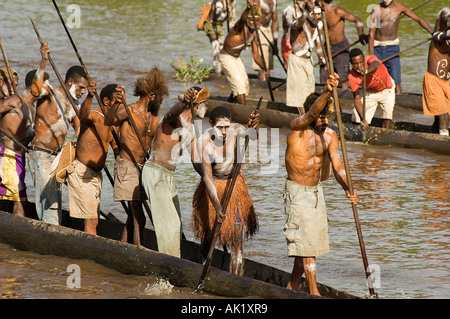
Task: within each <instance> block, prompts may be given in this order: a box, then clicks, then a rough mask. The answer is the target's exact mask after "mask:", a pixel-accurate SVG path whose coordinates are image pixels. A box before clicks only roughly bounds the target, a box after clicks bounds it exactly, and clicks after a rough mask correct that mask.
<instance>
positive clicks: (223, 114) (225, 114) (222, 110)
mask: <svg viewBox="0 0 450 319" xmlns="http://www.w3.org/2000/svg"><path fill="white" fill-rule="evenodd" d="M217 118H227V119H229V120H230V121H231V114H230V111H228V109H227V108H226V107H225V106H218V107H216V108H215V109H214V110H212V111H211V115H210V116H209V119H210V120H211V122H212V123H213V125H214V124H216V119H217Z"/></svg>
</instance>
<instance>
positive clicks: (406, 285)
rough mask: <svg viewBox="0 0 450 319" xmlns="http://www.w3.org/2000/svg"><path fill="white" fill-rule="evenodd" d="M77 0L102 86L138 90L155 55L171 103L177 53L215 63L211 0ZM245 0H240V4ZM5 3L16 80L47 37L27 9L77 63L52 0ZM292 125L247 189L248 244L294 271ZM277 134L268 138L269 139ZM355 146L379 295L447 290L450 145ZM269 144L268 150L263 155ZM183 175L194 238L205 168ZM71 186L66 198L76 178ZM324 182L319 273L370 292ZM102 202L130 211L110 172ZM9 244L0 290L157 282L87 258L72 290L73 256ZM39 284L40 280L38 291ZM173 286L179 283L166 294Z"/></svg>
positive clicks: (413, 70) (416, 72) (417, 53)
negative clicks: (287, 195)
mask: <svg viewBox="0 0 450 319" xmlns="http://www.w3.org/2000/svg"><path fill="white" fill-rule="evenodd" d="M422 2H423V1H422V0H411V1H408V3H407V5H408V6H410V7H415V6H417V5H419V4H421V3H422ZM70 3H73V1H71V0H65V1H63V0H61V1H58V4H59V7H60V9H61V10H62V12H63V15H66V12H65V8H66V7H67V5H68V4H70ZM76 3H77V4H78V5H79V6H80V7H81V10H82V11H81V12H82V16H81V19H82V20H81V23H82V24H81V28H79V29H76V28H75V29H71V34H72V36H73V38H74V40H75V42H76V44H77V47H78V50H79V52H80V54H81V55H82V57H83V60H84V61H85V63H86V65H87V68H88V70H89V73H90V74H91V75H92V76H93V77H94V78H95V79H96V80H97V81H98V82H99V87H100V88H102V87H104V86H105V85H106V84H108V83H113V82H114V83H119V84H124V85H125V88H126V89H127V90H128V92H132V87H133V84H134V82H135V80H136V79H137V78H138V77H139V76H140V75H141V74H142V73H143V72H145V71H147V70H149V69H150V68H151V67H153V66H154V65H157V66H158V67H159V68H160V69H161V70H162V71H163V72H164V74H165V75H166V77H167V79H168V83H169V88H170V96H169V97H168V98H167V99H166V100H165V101H164V103H163V107H164V108H167V107H169V106H171V105H172V103H173V102H174V101H175V100H176V96H177V95H178V94H179V93H180V92H182V91H183V90H184V89H185V88H184V85H183V84H181V83H178V82H175V81H174V80H173V79H172V76H173V69H172V68H171V66H170V62H171V61H172V60H174V59H176V58H179V57H182V58H184V59H186V60H188V58H189V56H190V55H193V54H196V55H198V56H199V57H200V58H203V59H204V61H205V62H206V63H208V64H210V65H211V64H212V54H211V48H210V45H209V41H208V39H207V37H206V36H205V35H204V33H202V32H197V31H196V30H195V25H196V23H197V18H198V17H199V12H200V8H201V7H202V5H203V3H204V2H203V1H200V0H192V1H185V2H183V1H176V0H169V1H162V0H153V1H144V0H133V1H126V2H124V1H117V0H114V1H108V2H101V3H99V2H98V1H93V0H77V1H76ZM244 3H245V2H244V1H238V11H239V8H242V7H243V5H244ZM288 4H291V2H290V1H287V0H280V1H278V8H279V12H281V10H282V9H283V8H284V7H285V6H287V5H288ZM338 4H339V5H340V6H342V7H345V8H349V9H350V11H351V12H353V13H355V14H357V15H359V16H360V17H361V18H362V20H363V21H365V19H366V17H367V16H368V12H366V7H367V4H368V2H357V3H355V1H350V0H341V1H339V3H338ZM441 6H442V2H439V1H433V2H430V3H429V4H427V5H426V6H425V7H422V8H421V9H419V10H420V11H418V13H419V14H420V15H421V16H422V17H424V18H425V19H426V20H427V21H428V22H430V23H431V24H433V23H434V19H435V16H436V14H437V12H438V11H439V9H440V8H441ZM0 9H1V11H2V13H4V14H3V15H2V16H3V18H2V22H1V29H0V31H1V33H2V34H1V36H2V40H3V44H4V45H5V49H6V52H7V54H8V58H9V59H10V63H11V64H12V66H13V67H14V68H15V69H16V70H17V71H18V72H19V76H21V80H20V83H19V88H23V78H24V75H25V74H26V72H28V71H29V70H30V69H34V68H36V67H37V65H38V63H39V61H40V55H39V51H38V49H39V43H38V42H37V40H36V37H35V35H34V34H33V31H32V28H31V25H30V22H29V19H28V18H29V17H31V18H33V20H34V21H35V22H36V24H37V26H38V28H39V31H40V33H41V36H42V37H43V38H44V40H45V41H47V42H49V45H50V49H51V54H52V57H53V59H54V61H55V64H56V65H57V67H58V68H59V71H60V73H61V74H62V76H64V74H65V71H66V70H67V69H68V67H70V66H71V65H73V64H76V63H78V61H77V58H76V56H75V55H74V53H73V50H72V48H71V47H70V43H69V41H68V39H67V37H66V35H65V33H64V30H63V28H62V26H61V24H60V21H59V19H58V17H57V15H56V13H55V11H54V9H53V7H52V5H51V3H50V2H46V3H45V4H44V2H42V1H37V0H31V1H29V0H27V1H25V0H20V1H16V0H14V1H12V0H6V1H2V3H1V4H0ZM279 16H280V15H279ZM411 30H414V32H411ZM346 33H347V36H348V38H349V39H350V40H351V41H350V42H352V41H354V40H356V38H357V36H356V28H355V27H354V26H353V25H352V24H349V23H347V24H346ZM425 36H428V35H427V34H426V32H425V31H423V30H422V29H421V28H420V26H418V24H417V23H416V22H414V21H412V20H411V19H409V18H405V19H404V20H402V22H401V24H400V32H399V38H400V41H401V48H402V49H404V48H406V47H408V46H409V45H412V44H414V43H417V42H419V41H420V40H422V39H423V38H424V37H425ZM427 52H428V51H427V46H426V45H423V46H420V47H418V48H416V49H413V50H411V51H408V52H407V53H406V54H404V55H403V56H402V72H403V89H404V90H405V91H414V92H419V91H420V90H421V83H422V77H423V74H424V73H425V70H426V57H427ZM243 58H244V61H245V62H246V65H248V66H249V65H250V64H249V61H250V52H248V51H247V52H244V53H243ZM277 63H278V62H275V64H276V65H278V64H277ZM48 70H49V73H50V75H51V81H52V83H53V84H55V85H57V83H56V82H57V81H56V77H55V76H54V74H53V72H52V71H51V69H50V66H49V67H48ZM248 70H249V71H250V67H248ZM250 72H251V71H250ZM272 74H273V75H275V76H279V77H284V71H283V70H282V69H281V67H279V66H278V68H277V69H275V70H274V71H273V72H272ZM208 86H209V88H210V91H211V92H213V93H217V94H222V93H223V92H226V93H228V92H229V89H228V87H223V86H220V85H215V84H214V83H213V82H208ZM128 98H129V99H130V101H129V102H130V103H131V102H133V101H132V100H133V98H134V97H132V96H131V94H129V97H128ZM273 133H274V132H273ZM277 133H278V132H277ZM285 134H286V132H279V140H278V141H277V142H278V143H279V144H277V146H278V148H277V149H276V150H275V151H273V153H272V150H274V149H273V148H270V150H268V149H264V148H263V149H262V150H261V152H262V153H261V154H260V157H259V158H258V163H255V164H251V165H248V164H247V165H244V169H245V173H246V175H247V178H248V179H247V183H248V185H249V191H250V194H251V196H252V199H253V201H254V204H255V207H256V209H257V212H258V214H259V219H260V224H261V226H260V231H259V233H258V234H257V235H256V236H255V237H254V239H253V240H251V241H249V242H247V243H246V244H245V248H244V252H245V254H246V256H249V257H251V258H253V259H255V260H257V261H260V262H264V263H268V264H271V265H274V266H276V267H279V268H282V269H284V270H286V271H290V270H291V268H292V260H291V259H289V258H287V257H286V243H285V240H284V237H283V234H282V231H281V230H282V228H283V225H284V218H285V217H284V212H283V199H282V192H283V190H284V179H285V176H286V174H285V168H284V151H285V147H286V145H285ZM271 142H272V141H271V139H270V138H269V139H268V143H269V144H268V145H271V144H270V143H271ZM348 152H349V160H350V167H351V174H352V179H353V181H354V188H355V190H356V191H357V192H358V194H359V195H360V198H361V203H360V204H359V205H358V213H359V216H360V220H361V224H362V230H363V235H364V241H365V245H366V251H367V255H368V260H369V262H370V263H372V264H376V265H378V266H379V267H380V270H381V288H378V289H376V290H377V292H378V293H379V294H380V296H381V297H391V298H403V297H409V298H436V297H447V298H448V297H450V295H449V291H450V289H449V288H450V280H449V279H448V273H449V261H450V247H449V246H450V245H449V238H448V237H449V236H448V228H449V211H450V203H449V202H450V201H449V187H450V186H449V185H450V175H449V174H450V173H449V172H450V163H449V161H448V157H445V156H438V155H433V154H428V153H426V152H422V151H419V150H404V149H395V148H388V147H375V146H367V145H363V144H357V143H356V144H355V143H349V145H348ZM264 154H269V155H270V156H269V157H264V156H263V155H264ZM275 160H276V161H275ZM268 164H273V165H274V166H273V167H274V168H275V170H270V173H267V171H266V172H265V173H264V168H267V165H268ZM107 167H108V169H109V170H110V171H113V168H114V163H113V160H112V158H109V160H108V163H107ZM175 179H176V182H177V186H178V191H179V194H180V200H181V204H182V209H183V213H182V217H183V224H184V232H185V234H186V236H187V238H188V239H193V235H192V232H191V230H190V229H189V224H190V212H191V201H192V194H193V190H194V189H195V187H196V185H197V183H198V181H199V177H198V175H197V174H196V173H195V172H194V170H193V169H192V166H191V165H190V164H186V163H183V164H180V165H179V166H178V167H177V172H176V175H175ZM27 182H28V185H29V186H30V192H29V195H30V197H31V196H32V195H33V194H34V193H33V189H32V185H33V184H32V181H31V180H30V179H29V177H28V180H27ZM64 190H65V200H64V203H65V207H66V208H67V192H66V190H67V189H66V188H65V189H64ZM324 191H325V196H326V201H327V208H328V213H329V222H330V244H331V252H330V253H329V254H327V255H325V256H322V257H319V259H318V267H319V268H318V280H319V281H320V282H323V283H325V284H328V285H330V286H332V287H335V288H338V289H341V290H346V291H348V292H350V293H354V294H356V295H363V294H365V293H367V287H366V286H365V280H364V270H363V263H362V260H361V257H360V250H359V244H358V240H357V236H356V231H355V226H354V221H353V216H352V209H351V205H350V203H349V202H348V200H347V199H346V198H345V195H344V192H343V190H342V189H341V188H340V186H339V185H338V184H337V183H336V182H335V180H334V179H333V178H332V177H331V178H330V180H328V181H327V182H325V183H324ZM31 198H33V197H31ZM102 210H104V211H111V212H113V213H114V214H116V215H117V217H119V218H120V219H122V220H125V215H124V213H123V209H122V207H121V205H120V204H119V203H114V202H113V201H112V188H111V185H110V184H109V182H108V180H107V179H106V178H105V179H104V189H103V191H102ZM5 254H6V255H7V252H6V253H5ZM15 254H17V252H15ZM6 255H4V254H3V253H2V254H0V256H2V257H0V258H2V259H1V262H2V267H0V271H2V275H4V276H1V279H0V280H1V281H0V285H1V287H2V288H5V289H1V291H2V295H1V296H2V297H19V298H33V297H38V298H40V297H44V298H47V297H55V298H69V297H75V298H77V297H85V298H102V297H107V298H115V297H125V298H136V297H137V296H138V297H137V298H144V296H142V294H141V292H145V291H148V290H151V291H152V290H153V288H151V287H154V286H153V285H154V284H156V283H157V282H158V279H156V278H153V279H147V278H146V279H145V280H143V279H142V278H134V277H133V276H125V275H121V274H117V273H115V272H112V271H110V270H108V269H106V268H103V267H98V268H96V266H92V265H89V266H86V267H93V268H95V270H92V274H95V276H94V275H92V277H89V278H87V280H86V282H85V284H86V286H84V287H83V289H84V290H82V291H79V292H78V293H79V295H76V294H74V292H73V291H72V292H71V293H72V294H74V295H71V294H70V293H67V292H66V291H65V290H64V289H63V286H64V282H65V279H64V278H65V277H66V273H65V268H66V267H67V265H66V264H67V262H63V263H60V264H59V266H54V264H55V260H54V259H53V258H52V257H49V256H38V257H37V258H38V263H37V264H32V263H34V261H35V260H36V259H35V258H36V256H34V255H29V254H28V253H26V254H25V253H24V255H23V259H16V261H15V262H9V261H8V260H7V259H5V258H6V257H4V256H6ZM20 258H22V257H20ZM13 259H14V258H13ZM17 260H20V262H19V261H17ZM21 263H25V264H26V263H30V264H27V266H26V268H28V269H27V272H24V271H23V270H24V267H25V266H23V264H21ZM3 266H4V267H3ZM30 277H34V278H35V279H36V280H37V281H41V283H40V284H39V283H36V281H35V282H34V284H33V285H34V286H33V287H32V289H31V288H30V287H29V286H27V283H28V282H29V279H30ZM55 277H56V278H57V279H55ZM97 278H98V279H97ZM146 280H149V281H148V282H147V281H146ZM137 283H139V284H137ZM147 288H148V289H147ZM33 291H37V296H36V295H35V294H33ZM177 293H178V294H177V295H176V297H179V296H180V295H179V294H181V296H184V295H183V294H184V292H183V291H182V290H181V292H180V291H178V289H177ZM188 296H189V298H193V297H192V296H190V295H188ZM166 297H167V298H170V297H174V295H173V294H169V295H167V296H165V295H163V296H158V298H166ZM181 298H182V297H181Z"/></svg>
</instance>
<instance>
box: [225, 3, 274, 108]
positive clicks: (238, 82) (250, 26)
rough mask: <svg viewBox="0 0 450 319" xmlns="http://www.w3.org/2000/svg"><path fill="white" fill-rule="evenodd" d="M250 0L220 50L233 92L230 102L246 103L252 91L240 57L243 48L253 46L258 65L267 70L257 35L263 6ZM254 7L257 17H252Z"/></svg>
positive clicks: (254, 57) (253, 54) (253, 53)
mask: <svg viewBox="0 0 450 319" xmlns="http://www.w3.org/2000/svg"><path fill="white" fill-rule="evenodd" d="M252 4H253V3H252V1H249V2H248V4H247V8H246V9H245V10H244V12H243V13H242V15H241V18H240V19H239V20H238V21H237V22H236V24H235V25H234V26H233V28H232V29H231V30H230V32H229V33H228V35H227V36H226V38H225V42H224V45H223V48H222V50H220V56H219V61H220V63H221V64H222V70H223V73H224V74H225V76H226V78H227V80H228V83H229V84H230V86H231V91H232V92H231V94H230V97H229V98H228V102H237V103H239V104H243V105H245V96H246V95H248V94H249V92H250V84H249V81H248V75H247V71H246V69H245V65H244V62H243V61H242V59H241V58H240V54H241V52H242V50H244V49H247V48H248V47H251V49H252V56H253V59H254V60H255V62H256V63H257V64H258V66H259V67H260V68H261V69H262V70H264V72H266V76H268V70H267V69H266V68H265V65H264V61H263V59H262V57H261V55H260V54H259V51H258V40H257V37H256V33H255V31H256V27H255V21H254V20H256V23H259V19H260V16H261V7H260V6H258V5H256V4H254V5H252ZM252 8H253V14H254V16H255V19H253V17H252V13H251V12H252Z"/></svg>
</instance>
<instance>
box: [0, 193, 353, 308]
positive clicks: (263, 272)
mask: <svg viewBox="0 0 450 319" xmlns="http://www.w3.org/2000/svg"><path fill="white" fill-rule="evenodd" d="M9 204H10V203H8V202H5V201H2V202H0V242H3V243H6V244H9V245H11V246H12V247H14V248H17V249H21V250H25V251H33V252H36V253H40V254H44V255H55V256H63V257H68V258H74V259H88V260H92V261H94V262H96V263H99V264H102V265H104V266H106V267H108V268H111V269H115V270H117V271H119V272H122V273H125V274H134V275H142V276H145V275H152V276H157V277H161V278H164V279H167V280H169V281H170V283H171V284H173V285H175V286H178V287H189V288H192V289H193V290H195V289H196V288H197V285H198V281H199V279H200V275H201V272H202V269H203V265H202V264H201V257H200V247H199V244H197V243H195V242H192V241H188V240H182V245H181V251H182V258H181V259H180V258H175V257H172V256H168V255H166V254H162V253H159V252H157V251H156V250H157V247H156V237H155V233H154V231H153V230H152V229H149V228H146V229H145V232H144V243H143V246H139V247H138V246H136V245H132V244H127V243H124V242H121V241H120V237H121V233H122V230H123V226H124V225H123V223H121V222H120V221H118V220H117V219H115V218H114V216H112V215H111V214H108V215H107V216H108V217H107V218H104V217H102V218H100V219H99V225H98V227H97V231H98V236H94V235H90V234H87V233H85V232H83V231H81V229H82V227H83V222H82V220H79V219H74V218H71V217H69V214H68V212H67V211H64V212H63V220H62V226H58V225H50V224H47V223H44V222H41V221H38V220H35V219H34V218H23V217H18V216H15V215H12V214H11V213H7V212H6V211H11V206H10V205H9ZM8 205H9V206H8ZM30 206H33V204H31V205H30ZM32 211H33V209H32ZM102 216H106V215H105V214H102ZM229 262H230V254H229V253H227V252H224V251H222V250H219V249H216V251H215V253H214V257H213V261H212V264H211V268H210V269H209V271H208V273H207V276H206V278H205V285H204V288H203V291H204V292H205V293H209V294H213V295H217V296H223V297H231V298H247V297H255V298H263V299H310V298H318V297H316V296H312V295H310V294H309V293H307V291H308V288H307V285H306V281H305V280H303V282H302V284H301V286H300V289H299V291H291V290H288V289H286V288H284V287H285V286H286V284H287V282H288V280H289V277H290V274H288V273H287V272H284V271H282V270H279V269H276V268H274V267H270V266H267V265H264V264H261V263H258V262H255V261H252V260H249V259H245V261H244V265H243V269H242V275H241V276H236V275H232V274H231V273H230V272H229V271H228V269H229ZM318 287H319V291H320V293H321V294H322V298H333V299H357V298H358V297H356V296H354V295H351V294H349V293H346V292H343V291H339V290H337V289H334V288H331V287H329V286H326V285H323V284H318Z"/></svg>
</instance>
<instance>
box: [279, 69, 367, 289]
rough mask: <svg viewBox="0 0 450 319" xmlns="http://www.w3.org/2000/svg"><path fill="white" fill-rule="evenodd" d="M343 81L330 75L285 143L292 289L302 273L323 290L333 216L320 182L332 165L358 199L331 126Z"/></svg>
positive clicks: (354, 200) (286, 230) (311, 286)
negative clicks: (334, 98)
mask: <svg viewBox="0 0 450 319" xmlns="http://www.w3.org/2000/svg"><path fill="white" fill-rule="evenodd" d="M338 84H339V76H338V75H337V74H336V73H335V74H334V75H330V76H329V78H328V80H327V91H325V92H323V93H322V94H319V93H313V94H311V95H310V96H309V97H308V99H307V100H306V101H305V105H304V107H305V114H304V115H301V116H299V117H297V118H295V119H294V120H293V121H292V122H291V126H290V131H289V133H288V136H287V148H286V170H287V180H286V190H285V212H286V216H287V218H286V224H285V226H284V229H283V232H284V235H285V237H286V240H287V245H288V256H292V257H295V261H294V268H293V270H292V275H291V278H290V281H289V283H288V285H287V288H289V289H294V290H297V289H298V287H299V285H300V279H301V276H302V274H303V273H305V275H306V280H307V282H308V286H309V290H310V293H311V294H313V295H320V294H319V291H318V289H317V284H316V257H317V256H320V255H323V254H326V253H328V252H329V238H328V219H327V211H326V206H325V199H324V195H323V191H322V186H321V183H320V182H321V181H323V180H326V179H327V178H328V177H329V174H330V170H331V167H330V165H332V168H333V173H334V176H335V178H336V181H337V182H338V183H339V184H340V185H341V186H342V188H343V189H344V190H345V193H346V195H347V197H348V198H349V199H350V201H351V202H352V203H354V204H356V203H357V202H358V195H357V194H356V192H355V193H354V194H353V195H351V194H350V192H349V187H348V185H347V177H346V172H345V169H344V165H343V164H342V162H341V159H340V155H339V140H338V136H337V134H336V132H335V131H333V130H331V129H330V128H328V117H329V112H330V110H329V104H330V96H331V92H332V88H333V87H337V86H338Z"/></svg>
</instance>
